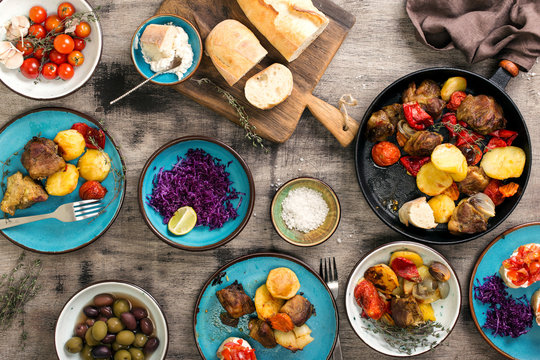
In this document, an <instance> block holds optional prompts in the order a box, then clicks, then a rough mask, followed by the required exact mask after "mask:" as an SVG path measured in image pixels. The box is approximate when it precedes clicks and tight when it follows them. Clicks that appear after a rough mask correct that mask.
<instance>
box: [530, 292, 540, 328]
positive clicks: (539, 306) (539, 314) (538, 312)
mask: <svg viewBox="0 0 540 360" xmlns="http://www.w3.org/2000/svg"><path fill="white" fill-rule="evenodd" d="M531 306H532V308H533V314H534V316H535V317H536V323H537V324H538V326H540V289H538V290H536V291H535V292H534V294H533V296H532V297H531Z"/></svg>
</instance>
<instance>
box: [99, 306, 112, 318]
mask: <svg viewBox="0 0 540 360" xmlns="http://www.w3.org/2000/svg"><path fill="white" fill-rule="evenodd" d="M99 314H100V315H101V316H104V317H106V318H107V319H108V318H112V317H113V311H112V307H110V306H102V307H100V308H99Z"/></svg>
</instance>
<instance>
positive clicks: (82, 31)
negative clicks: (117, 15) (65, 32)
mask: <svg viewBox="0 0 540 360" xmlns="http://www.w3.org/2000/svg"><path fill="white" fill-rule="evenodd" d="M91 32H92V28H91V27H90V24H89V23H87V22H86V21H81V23H80V24H79V25H77V26H76V27H75V35H77V36H78V37H80V38H85V37H88V35H90V33H91Z"/></svg>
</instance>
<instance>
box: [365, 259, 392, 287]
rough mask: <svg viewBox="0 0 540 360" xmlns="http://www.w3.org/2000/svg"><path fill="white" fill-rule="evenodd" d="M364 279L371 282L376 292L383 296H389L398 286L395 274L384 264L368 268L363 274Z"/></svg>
mask: <svg viewBox="0 0 540 360" xmlns="http://www.w3.org/2000/svg"><path fill="white" fill-rule="evenodd" d="M364 278H365V279H366V280H369V281H371V282H372V283H373V285H375V287H376V288H377V290H379V291H380V292H382V293H384V294H391V293H392V292H393V291H394V289H395V288H397V287H398V286H399V281H398V277H397V275H396V273H395V272H394V270H392V269H391V268H390V266H388V265H386V264H378V265H375V266H372V267H370V268H369V269H367V270H366V272H365V273H364Z"/></svg>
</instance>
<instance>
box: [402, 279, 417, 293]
mask: <svg viewBox="0 0 540 360" xmlns="http://www.w3.org/2000/svg"><path fill="white" fill-rule="evenodd" d="M414 284H415V283H414V282H412V281H409V280H405V279H403V293H404V294H405V295H410V294H412V289H413V287H414Z"/></svg>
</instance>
